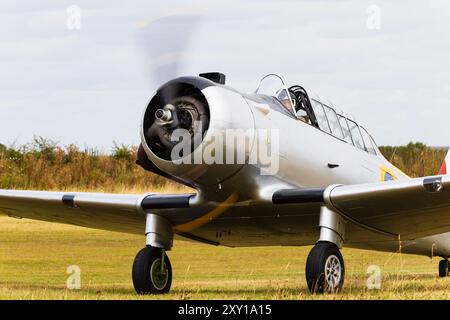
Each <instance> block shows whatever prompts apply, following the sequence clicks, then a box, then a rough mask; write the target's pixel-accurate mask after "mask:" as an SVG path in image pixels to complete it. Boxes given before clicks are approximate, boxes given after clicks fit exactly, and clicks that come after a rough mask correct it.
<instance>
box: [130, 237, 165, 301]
mask: <svg viewBox="0 0 450 320" xmlns="http://www.w3.org/2000/svg"><path fill="white" fill-rule="evenodd" d="M162 257H163V253H162V249H160V248H154V247H150V246H147V247H145V248H144V249H142V250H141V251H139V253H138V254H137V255H136V258H135V259H134V262H133V271H132V277H133V285H134V289H135V290H136V292H137V293H138V294H161V293H167V292H169V290H170V286H171V284H172V266H171V265H170V260H169V258H168V257H167V255H166V254H165V253H164V265H163V266H162V268H161V264H162V260H163V259H162Z"/></svg>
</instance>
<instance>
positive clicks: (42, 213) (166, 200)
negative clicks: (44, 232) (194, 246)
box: [0, 190, 194, 234]
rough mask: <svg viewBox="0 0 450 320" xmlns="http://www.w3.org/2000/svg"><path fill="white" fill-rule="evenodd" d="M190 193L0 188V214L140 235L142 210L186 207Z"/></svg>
mask: <svg viewBox="0 0 450 320" xmlns="http://www.w3.org/2000/svg"><path fill="white" fill-rule="evenodd" d="M193 196H194V194H170V195H164V194H146V195H125V194H106V193H81V192H80V193H69V192H44V191H16V190H0V213H3V214H7V215H9V216H11V217H18V218H29V219H35V220H43V221H50V222H59V223H67V224H73V225H78V226H83V227H89V228H96V229H104V230H111V231H119V232H127V233H137V234H143V232H144V231H143V230H144V228H145V212H146V210H152V209H154V210H159V209H167V208H174V209H175V208H188V207H189V205H190V204H189V202H190V199H191V198H192V197H193Z"/></svg>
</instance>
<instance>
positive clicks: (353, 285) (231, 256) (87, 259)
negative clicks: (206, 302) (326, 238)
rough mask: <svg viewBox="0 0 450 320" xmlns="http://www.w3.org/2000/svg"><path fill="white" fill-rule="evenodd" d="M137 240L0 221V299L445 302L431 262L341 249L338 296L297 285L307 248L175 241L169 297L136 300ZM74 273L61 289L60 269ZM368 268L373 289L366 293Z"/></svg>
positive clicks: (445, 290)
mask: <svg viewBox="0 0 450 320" xmlns="http://www.w3.org/2000/svg"><path fill="white" fill-rule="evenodd" d="M144 241H145V240H144V236H134V235H127V234H119V233H113V232H105V231H98V230H92V229H84V228H79V227H73V226H66V225H59V224H52V223H44V222H37V221H31V220H25V219H23V220H17V219H12V218H7V217H0V299H449V298H450V290H449V289H450V277H449V278H444V279H440V278H439V277H438V276H437V264H438V262H439V258H434V259H433V260H431V259H430V258H427V257H421V256H411V255H405V254H399V253H393V254H391V253H380V252H372V251H365V250H356V249H346V248H344V249H343V251H342V253H343V255H344V259H345V267H346V279H345V285H344V291H343V292H342V293H341V294H339V295H311V294H310V293H309V292H308V289H307V287H306V283H305V279H304V278H305V275H304V268H305V261H306V257H307V255H308V252H309V250H310V247H298V248H297V247H266V248H225V247H214V246H209V245H204V244H197V243H193V242H185V241H176V242H175V245H174V249H173V250H172V251H171V252H169V257H170V259H171V262H172V268H173V282H172V291H171V293H170V294H167V295H163V296H144V297H142V296H137V295H136V294H135V293H134V289H133V285H132V282H131V265H132V262H133V259H134V256H135V255H136V253H137V252H138V250H140V249H141V248H142V247H143V243H144ZM71 265H76V266H78V267H79V268H80V270H81V289H79V290H69V289H67V286H66V281H67V279H68V277H69V276H70V274H67V273H66V271H67V268H68V267H69V266H71ZM370 265H377V266H379V267H380V269H381V289H380V290H368V289H367V285H366V283H367V279H368V277H369V275H368V274H366V271H367V268H368V266H370Z"/></svg>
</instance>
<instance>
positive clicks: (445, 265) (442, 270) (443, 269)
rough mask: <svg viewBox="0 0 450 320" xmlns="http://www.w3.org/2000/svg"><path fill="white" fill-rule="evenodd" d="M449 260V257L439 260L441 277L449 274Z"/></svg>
mask: <svg viewBox="0 0 450 320" xmlns="http://www.w3.org/2000/svg"><path fill="white" fill-rule="evenodd" d="M448 267H449V262H448V260H447V259H445V260H441V261H439V277H441V278H443V277H446V276H448Z"/></svg>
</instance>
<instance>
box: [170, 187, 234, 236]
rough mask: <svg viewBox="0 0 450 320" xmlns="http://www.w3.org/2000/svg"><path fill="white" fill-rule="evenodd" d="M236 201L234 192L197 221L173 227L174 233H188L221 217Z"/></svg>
mask: <svg viewBox="0 0 450 320" xmlns="http://www.w3.org/2000/svg"><path fill="white" fill-rule="evenodd" d="M237 199H238V195H237V193H236V192H234V193H233V194H231V196H229V197H228V198H227V199H225V201H224V202H222V203H221V204H219V205H218V206H217V207H215V208H214V209H213V210H211V211H210V212H208V213H207V214H205V215H204V216H201V217H200V218H198V219H195V220H192V221H189V222H186V223H183V224H180V225H178V226H175V227H174V228H173V229H174V231H175V232H189V231H192V230H194V229H197V228H199V227H201V226H203V225H205V224H207V223H208V222H210V221H212V220H214V219H216V218H218V217H219V216H220V215H222V214H223V213H224V212H225V211H226V210H227V209H228V208H229V207H230V206H231V205H232V204H233V203H235V202H236V201H237Z"/></svg>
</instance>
